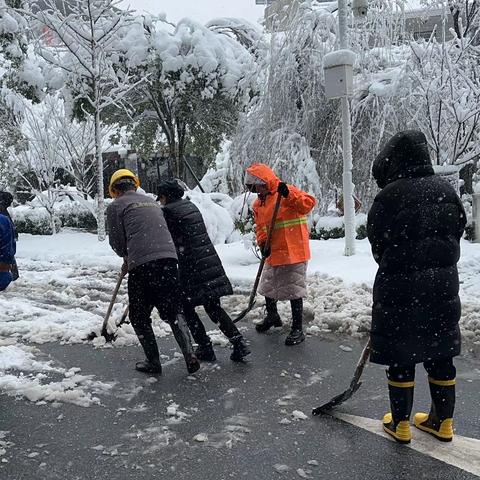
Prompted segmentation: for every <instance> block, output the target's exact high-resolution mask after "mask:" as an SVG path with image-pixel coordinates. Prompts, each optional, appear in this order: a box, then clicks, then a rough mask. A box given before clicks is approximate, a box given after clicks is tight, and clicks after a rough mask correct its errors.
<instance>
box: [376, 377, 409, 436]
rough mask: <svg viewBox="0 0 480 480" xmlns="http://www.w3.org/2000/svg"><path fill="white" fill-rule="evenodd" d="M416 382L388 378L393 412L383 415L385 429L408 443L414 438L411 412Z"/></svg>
mask: <svg viewBox="0 0 480 480" xmlns="http://www.w3.org/2000/svg"><path fill="white" fill-rule="evenodd" d="M414 387H415V382H413V381H409V382H395V381H392V380H388V392H389V395H390V407H391V409H392V411H391V413H387V414H386V415H385V416H384V417H383V422H382V423H383V430H384V431H385V432H386V433H388V434H389V435H390V436H391V437H393V438H394V439H395V440H396V441H397V442H399V443H403V444H407V443H410V441H411V440H412V432H411V430H410V414H411V412H412V405H413V392H414Z"/></svg>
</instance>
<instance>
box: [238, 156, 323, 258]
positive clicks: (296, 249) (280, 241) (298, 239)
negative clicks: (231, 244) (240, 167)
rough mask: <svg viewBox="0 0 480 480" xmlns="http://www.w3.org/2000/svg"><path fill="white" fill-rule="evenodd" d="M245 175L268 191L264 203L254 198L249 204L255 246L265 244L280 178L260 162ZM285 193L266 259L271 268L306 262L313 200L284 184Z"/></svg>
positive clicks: (308, 256) (308, 255)
mask: <svg viewBox="0 0 480 480" xmlns="http://www.w3.org/2000/svg"><path fill="white" fill-rule="evenodd" d="M247 172H248V173H249V174H250V175H253V176H254V177H256V178H259V179H260V180H262V181H263V182H264V183H265V184H266V185H267V187H268V191H269V193H268V195H267V197H266V199H265V200H264V201H262V200H261V199H260V198H257V200H255V202H254V204H253V213H254V215H255V223H256V234H257V243H258V245H261V244H263V243H265V242H266V241H267V234H268V229H269V228H270V223H271V221H272V216H273V211H274V209H275V203H276V199H277V189H278V184H279V183H280V179H279V178H278V177H277V176H276V175H275V173H274V172H273V170H272V169H271V168H270V167H268V166H267V165H263V164H261V163H257V164H254V165H252V166H251V167H249V168H248V169H247ZM288 190H289V194H288V197H287V198H282V200H281V203H280V209H279V210H278V215H277V219H276V222H275V226H274V230H273V235H272V243H271V245H270V248H271V254H270V256H269V257H268V258H267V263H268V264H269V265H271V266H273V267H275V266H279V265H292V264H295V263H302V262H306V261H308V260H309V259H310V245H309V238H310V234H309V228H308V223H307V215H308V214H309V213H310V212H311V211H312V209H313V207H314V206H315V204H316V200H315V198H314V197H312V196H311V195H309V194H308V193H306V192H303V191H302V190H300V189H298V188H296V187H294V186H292V185H288Z"/></svg>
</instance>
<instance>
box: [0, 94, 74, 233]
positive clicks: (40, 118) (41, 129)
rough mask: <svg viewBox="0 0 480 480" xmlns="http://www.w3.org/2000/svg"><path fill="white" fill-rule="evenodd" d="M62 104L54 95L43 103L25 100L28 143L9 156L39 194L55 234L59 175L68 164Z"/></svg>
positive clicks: (24, 131) (13, 166)
mask: <svg viewBox="0 0 480 480" xmlns="http://www.w3.org/2000/svg"><path fill="white" fill-rule="evenodd" d="M58 107H59V105H58V99H57V98H55V97H51V96H47V97H46V98H45V100H44V101H43V102H42V103H39V104H33V103H32V102H30V101H29V100H25V101H24V108H23V111H22V119H23V120H22V126H21V132H22V138H23V141H24V145H23V148H21V149H15V148H11V152H10V156H9V163H10V165H11V170H12V171H14V172H15V174H16V175H17V177H18V181H19V183H20V184H23V185H24V186H25V187H26V189H27V190H28V191H29V192H30V193H31V194H32V195H34V196H36V198H37V199H38V201H39V202H40V204H41V205H42V206H43V207H44V208H45V209H46V211H47V212H48V214H49V215H50V219H51V228H52V232H53V233H55V232H56V227H55V214H54V208H53V207H54V205H55V202H56V201H57V198H58V193H59V188H58V187H59V183H60V182H59V177H60V173H61V171H62V170H64V169H66V168H67V165H68V159H67V158H66V155H65V150H64V148H63V147H64V145H62V142H61V141H60V137H59V136H60V131H59V130H58V124H57V121H56V118H57V115H58Z"/></svg>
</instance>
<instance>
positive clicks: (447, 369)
mask: <svg viewBox="0 0 480 480" xmlns="http://www.w3.org/2000/svg"><path fill="white" fill-rule="evenodd" d="M423 366H424V367H425V370H426V371H427V373H428V376H429V377H430V378H433V379H435V380H441V381H446V380H454V379H455V376H456V373H457V370H456V368H455V365H454V364H453V358H445V359H441V360H435V361H429V362H425V363H424V364H423ZM387 377H388V379H389V380H391V381H392V382H413V381H414V380H415V365H397V366H393V365H391V366H390V367H388V370H387Z"/></svg>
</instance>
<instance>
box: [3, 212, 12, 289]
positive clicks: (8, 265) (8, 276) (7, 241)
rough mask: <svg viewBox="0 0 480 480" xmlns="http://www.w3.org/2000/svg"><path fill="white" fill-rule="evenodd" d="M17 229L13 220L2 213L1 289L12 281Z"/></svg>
mask: <svg viewBox="0 0 480 480" xmlns="http://www.w3.org/2000/svg"><path fill="white" fill-rule="evenodd" d="M15 253H16V247H15V231H14V228H13V223H12V221H11V220H10V219H9V218H8V217H7V216H6V215H2V214H0V291H3V290H5V289H6V288H7V287H8V286H9V285H10V283H11V281H12V272H11V270H12V265H13V263H14V261H15V259H14V257H15Z"/></svg>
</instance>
